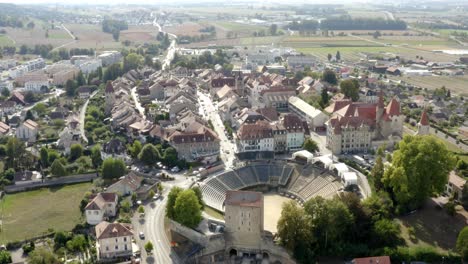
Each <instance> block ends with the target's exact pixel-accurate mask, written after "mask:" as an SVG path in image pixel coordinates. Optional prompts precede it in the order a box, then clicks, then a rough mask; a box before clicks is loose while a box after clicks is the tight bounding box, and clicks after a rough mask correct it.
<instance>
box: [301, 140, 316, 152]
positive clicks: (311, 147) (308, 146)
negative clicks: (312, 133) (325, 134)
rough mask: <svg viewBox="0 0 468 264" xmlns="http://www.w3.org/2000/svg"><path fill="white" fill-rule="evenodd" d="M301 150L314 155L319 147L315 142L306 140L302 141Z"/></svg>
mask: <svg viewBox="0 0 468 264" xmlns="http://www.w3.org/2000/svg"><path fill="white" fill-rule="evenodd" d="M303 149H305V150H307V151H309V152H310V153H314V152H316V151H319V146H318V144H317V142H315V141H313V140H312V139H311V138H308V139H306V140H305V141H304V146H303Z"/></svg>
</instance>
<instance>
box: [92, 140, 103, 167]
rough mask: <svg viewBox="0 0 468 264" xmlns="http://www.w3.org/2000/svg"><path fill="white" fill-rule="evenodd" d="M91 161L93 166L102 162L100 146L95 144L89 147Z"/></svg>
mask: <svg viewBox="0 0 468 264" xmlns="http://www.w3.org/2000/svg"><path fill="white" fill-rule="evenodd" d="M91 162H92V163H93V167H94V168H98V167H99V166H101V164H102V157H101V147H100V146H99V145H95V146H94V147H93V148H92V149H91Z"/></svg>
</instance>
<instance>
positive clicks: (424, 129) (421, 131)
mask: <svg viewBox="0 0 468 264" xmlns="http://www.w3.org/2000/svg"><path fill="white" fill-rule="evenodd" d="M430 127H431V126H430V124H429V118H428V117H427V113H426V109H424V110H423V112H422V114H421V119H420V120H419V123H418V132H417V133H416V135H420V136H422V135H429V128H430Z"/></svg>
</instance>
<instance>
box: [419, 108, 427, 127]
mask: <svg viewBox="0 0 468 264" xmlns="http://www.w3.org/2000/svg"><path fill="white" fill-rule="evenodd" d="M419 124H421V125H422V126H428V125H429V118H428V117H427V113H426V110H423V112H422V114H421V120H419Z"/></svg>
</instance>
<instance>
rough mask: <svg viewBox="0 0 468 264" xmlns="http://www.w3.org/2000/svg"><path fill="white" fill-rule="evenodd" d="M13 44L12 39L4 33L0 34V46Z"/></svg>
mask: <svg viewBox="0 0 468 264" xmlns="http://www.w3.org/2000/svg"><path fill="white" fill-rule="evenodd" d="M11 45H14V43H13V41H12V40H11V39H10V38H8V37H7V36H5V35H0V46H11Z"/></svg>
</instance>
